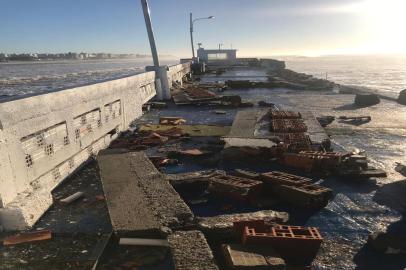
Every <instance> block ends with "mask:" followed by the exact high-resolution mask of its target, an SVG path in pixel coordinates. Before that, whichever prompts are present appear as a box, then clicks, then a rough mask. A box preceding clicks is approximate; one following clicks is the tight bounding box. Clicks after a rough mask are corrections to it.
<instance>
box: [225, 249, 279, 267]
mask: <svg viewBox="0 0 406 270" xmlns="http://www.w3.org/2000/svg"><path fill="white" fill-rule="evenodd" d="M222 248H223V252H224V256H225V259H226V262H227V265H228V266H229V267H230V268H231V269H239V270H249V269H255V270H285V269H286V263H285V260H284V259H282V258H281V257H280V255H279V254H277V253H276V252H275V250H274V249H273V248H271V247H267V248H258V247H256V246H251V247H250V246H243V245H240V244H229V245H226V244H225V245H223V246H222Z"/></svg>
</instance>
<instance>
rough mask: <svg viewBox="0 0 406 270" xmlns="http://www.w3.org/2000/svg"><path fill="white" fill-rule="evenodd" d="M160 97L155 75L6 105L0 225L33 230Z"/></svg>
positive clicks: (0, 114)
mask: <svg viewBox="0 0 406 270" xmlns="http://www.w3.org/2000/svg"><path fill="white" fill-rule="evenodd" d="M176 76H177V75H176ZM155 94H156V90H155V72H147V73H143V74H139V75H135V76H131V77H127V78H122V79H118V80H113V81H108V82H103V83H97V84H93V85H88V86H83V87H77V88H73V89H68V90H63V91H59V92H54V93H49V94H43V95H38V96H34V97H29V98H24V99H19V100H15V101H10V102H5V103H0V153H1V155H0V224H1V225H2V226H3V227H4V228H5V229H8V230H14V229H24V228H26V227H29V226H31V225H33V224H34V223H35V222H36V221H37V220H38V218H39V217H40V216H41V215H42V214H43V213H44V212H45V211H46V210H47V209H48V207H49V206H50V205H51V204H52V197H51V191H52V190H53V189H54V188H55V187H56V186H57V185H58V184H59V183H61V182H62V180H63V179H64V178H66V177H67V176H68V175H69V174H70V173H71V172H73V171H74V170H75V169H77V168H78V167H79V166H80V165H81V164H82V163H83V162H84V161H86V160H87V159H88V158H89V156H91V155H93V154H96V153H97V152H98V151H99V150H100V149H103V148H105V147H106V146H108V144H109V143H110V141H111V140H112V139H114V136H112V135H111V133H113V132H112V131H114V130H116V131H123V130H126V129H127V128H128V126H129V125H130V123H131V122H132V121H133V120H135V119H136V118H137V117H139V116H141V114H142V104H144V103H145V102H146V101H148V100H149V99H151V98H152V97H153V96H154V95H155Z"/></svg>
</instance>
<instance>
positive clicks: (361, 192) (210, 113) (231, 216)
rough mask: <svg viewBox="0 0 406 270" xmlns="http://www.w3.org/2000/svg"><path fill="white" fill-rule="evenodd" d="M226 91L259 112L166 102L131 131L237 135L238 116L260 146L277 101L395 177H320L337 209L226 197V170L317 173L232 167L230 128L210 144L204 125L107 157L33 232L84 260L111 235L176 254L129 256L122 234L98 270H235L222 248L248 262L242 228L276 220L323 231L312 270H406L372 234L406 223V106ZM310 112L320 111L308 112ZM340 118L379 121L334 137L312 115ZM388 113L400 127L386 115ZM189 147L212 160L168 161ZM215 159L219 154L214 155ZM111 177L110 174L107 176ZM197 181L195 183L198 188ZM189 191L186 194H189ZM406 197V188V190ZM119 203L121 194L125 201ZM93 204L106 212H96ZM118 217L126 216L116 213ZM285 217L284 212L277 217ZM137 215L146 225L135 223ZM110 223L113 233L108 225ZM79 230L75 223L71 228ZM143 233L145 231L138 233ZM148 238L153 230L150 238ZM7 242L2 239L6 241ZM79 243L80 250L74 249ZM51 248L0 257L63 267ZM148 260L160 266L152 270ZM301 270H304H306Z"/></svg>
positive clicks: (78, 179)
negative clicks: (165, 125)
mask: <svg viewBox="0 0 406 270" xmlns="http://www.w3.org/2000/svg"><path fill="white" fill-rule="evenodd" d="M257 72H259V73H257ZM255 74H259V75H258V76H261V80H262V79H263V78H262V77H265V76H266V75H265V74H264V72H263V70H262V71H256V70H247V69H233V70H228V71H226V73H225V74H224V76H222V75H220V76H212V75H210V76H208V77H205V76H203V77H202V78H201V80H202V82H203V83H207V82H210V81H224V80H226V79H246V78H247V76H248V77H249V76H251V77H250V78H251V79H252V80H255V78H256V77H255V76H256V75H255ZM226 92H228V93H229V94H231V95H239V96H241V97H242V99H243V100H244V101H250V102H251V103H252V104H253V105H254V106H253V107H244V108H235V107H227V106H226V107H225V106H222V105H218V104H217V105H210V106H203V105H201V106H193V107H188V106H186V107H185V106H183V107H180V106H176V105H175V104H174V103H172V102H167V107H166V108H161V109H153V110H151V111H149V112H147V113H145V114H144V116H143V117H142V118H141V119H140V120H138V121H137V122H136V123H135V124H134V129H135V130H136V127H141V126H145V125H151V127H155V125H158V124H159V118H160V117H161V116H171V117H183V118H184V119H185V120H186V121H187V122H186V125H191V126H192V125H196V126H197V125H199V128H201V127H202V126H205V125H211V126H213V125H214V126H227V127H231V126H232V125H233V122H234V119H235V117H236V116H238V115H239V114H242V115H244V114H245V115H246V117H245V116H244V119H245V120H247V121H246V122H244V127H248V129H242V128H239V129H235V130H234V131H233V128H231V134H233V138H239V135H238V134H242V135H241V138H239V139H246V138H247V137H248V138H249V137H250V136H254V137H255V135H256V134H255V125H253V124H252V123H251V122H250V121H251V120H253V119H257V114H258V111H262V110H264V108H263V107H260V106H258V105H257V103H258V101H265V102H267V103H274V104H277V107H279V109H281V110H290V111H296V112H301V114H302V117H303V119H304V121H305V122H306V125H307V126H308V127H309V130H308V131H307V133H308V134H309V136H310V137H311V138H313V139H312V140H314V141H316V142H320V141H323V140H325V139H327V138H329V140H330V141H331V145H332V148H334V149H335V150H338V151H343V152H345V151H352V149H353V148H354V147H356V148H359V149H361V150H366V151H367V153H368V160H369V161H370V162H371V163H372V164H373V165H374V166H376V167H378V168H382V169H385V170H387V171H388V172H389V177H388V178H387V179H376V180H375V179H371V180H368V181H362V182H358V183H354V182H351V181H348V180H347V181H345V180H346V179H339V178H338V177H334V176H330V175H328V176H326V177H322V178H320V177H315V176H313V177H311V182H312V184H319V185H322V186H324V187H327V188H329V189H331V190H333V192H334V197H333V198H332V200H331V201H330V202H329V203H328V205H327V206H326V207H325V208H323V209H317V210H308V209H298V208H297V207H292V206H289V205H287V204H284V203H279V204H275V203H274V202H267V203H266V204H265V203H262V204H261V205H259V206H258V205H255V206H252V205H248V204H246V203H241V202H236V201H235V200H229V199H222V198H219V197H214V196H211V195H210V194H207V193H206V188H207V183H208V182H209V181H210V180H209V178H210V175H211V173H212V172H213V171H214V170H220V171H222V172H224V173H225V174H231V173H233V172H234V171H235V169H246V170H249V171H254V172H258V173H265V172H269V171H275V170H278V171H284V172H289V173H292V174H297V175H300V176H306V177H309V174H308V173H306V172H303V171H300V170H295V169H291V168H288V167H286V166H283V165H281V164H278V163H277V162H275V161H274V160H272V159H267V160H266V161H265V162H262V163H255V162H254V163H253V164H250V163H248V162H238V164H234V163H231V162H227V161H224V160H223V159H221V158H220V157H221V155H220V154H219V153H220V152H221V150H219V149H222V148H223V146H224V145H223V144H222V143H221V137H222V136H223V134H224V132H223V131H222V130H221V129H222V128H219V130H221V131H220V132H217V130H216V132H208V133H207V134H208V135H210V136H209V137H205V136H198V135H199V132H198V131H197V130H196V129H195V127H196V126H195V127H190V128H189V127H188V128H189V130H192V131H193V132H194V134H193V135H192V136H190V138H188V137H187V136H185V137H183V138H178V139H173V140H172V139H170V140H168V142H166V143H165V144H164V145H158V146H153V147H147V148H146V149H144V151H145V154H142V153H141V152H131V153H120V152H116V153H114V152H110V153H108V152H106V153H105V154H106V155H104V154H103V155H100V156H99V158H98V161H99V162H100V164H103V165H101V167H100V169H101V176H100V175H99V172H98V171H99V168H98V166H97V164H95V163H91V164H90V165H88V166H87V167H84V168H83V169H82V170H81V171H80V172H79V173H78V174H76V175H74V176H72V177H71V178H69V179H68V180H67V181H66V182H65V183H63V184H62V185H61V186H60V187H58V189H57V193H56V194H54V196H55V198H57V199H56V200H55V201H59V199H61V198H64V197H66V196H68V195H71V194H72V193H74V192H77V191H80V190H84V192H85V197H84V199H82V200H78V201H76V202H75V203H73V204H72V205H69V206H68V207H67V206H62V205H59V204H55V205H54V206H53V207H52V208H51V209H50V211H49V212H48V213H46V215H44V216H43V218H42V219H41V221H40V222H39V223H38V224H37V226H36V227H35V228H34V229H51V230H54V229H55V230H57V231H59V232H66V233H67V234H68V235H69V237H71V238H69V239H70V240H69V241H66V242H57V243H62V244H61V245H66V246H69V248H72V249H73V250H74V252H75V254H76V255H80V254H82V253H81V252H82V251H84V250H87V252H88V253H86V252H85V253H83V254H84V255H86V254H89V253H92V252H93V250H95V249H96V247H97V246H98V245H97V244H96V242H100V241H102V240H100V241H99V240H98V239H99V238H101V236H102V235H104V234H105V233H107V234H109V233H111V232H112V231H113V230H116V231H118V232H120V231H121V232H125V233H126V234H127V235H133V236H139V235H144V236H145V235H147V236H148V237H151V235H152V236H154V238H167V239H168V241H169V243H170V245H171V248H169V249H168V248H163V249H162V248H161V249H156V248H155V247H154V248H152V249H148V248H146V247H137V249H134V250H133V251H132V253H131V252H130V251H129V250H131V249H130V248H129V247H123V246H118V245H117V244H116V243H115V241H116V240H117V239H114V236H113V240H112V242H113V251H111V249H110V250H109V249H108V248H107V249H106V250H109V251H108V252H105V253H104V254H103V256H102V257H104V258H105V259H103V260H101V261H100V263H99V266H98V267H97V269H114V267H119V268H120V269H131V267H137V268H138V269H148V270H149V269H171V270H172V269H193V268H191V267H192V266H193V265H201V264H202V265H204V266H203V267H200V268H195V269H229V268H228V266H227V262H226V261H225V257H224V254H223V251H222V245H223V244H225V245H229V247H230V249H229V250H230V252H229V253H240V252H242V253H245V252H249V253H251V252H250V251H251V250H249V251H246V250H245V249H244V248H242V249H241V247H240V246H238V245H239V244H240V242H239V239H236V238H234V236H233V235H234V232H233V229H232V226H233V225H232V223H233V221H235V220H241V219H258V218H263V217H264V216H266V217H275V218H277V221H275V220H274V221H275V222H277V223H279V224H281V223H282V224H283V223H286V222H287V221H288V222H289V224H292V225H298V226H308V227H318V228H319V230H320V232H321V234H322V235H323V237H324V242H323V243H322V245H321V248H320V251H319V253H318V255H317V257H316V259H315V261H314V262H313V265H312V267H313V269H317V270H319V269H320V270H321V269H323V270H324V269H340V270H341V269H344V270H350V269H368V270H369V269H372V270H380V269H390V270H392V269H393V270H395V269H403V268H404V267H406V263H404V260H402V259H401V257H396V259H394V260H393V261H391V259H390V258H391V257H389V258H388V255H382V254H377V253H376V252H374V251H372V250H370V249H369V248H368V246H367V244H366V243H367V239H368V235H369V234H370V232H373V231H377V230H381V229H384V228H385V227H386V226H388V225H389V224H392V223H395V222H398V221H399V220H400V219H401V217H402V215H401V214H400V213H402V211H404V210H405V209H403V208H402V209H398V208H396V207H400V206H402V205H404V204H396V207H395V206H393V204H391V203H390V201H391V200H392V199H393V196H391V194H392V193H391V192H394V190H397V188H396V187H399V184H398V180H402V179H403V177H401V176H399V174H397V173H396V172H395V171H394V170H393V164H394V162H395V160H396V161H400V162H402V161H403V162H405V163H406V160H405V156H406V155H405V154H406V150H405V149H404V147H403V146H402V145H403V141H404V137H405V136H406V132H405V131H406V124H405V123H404V122H403V121H399V119H404V117H405V116H406V109H405V108H404V107H400V106H399V105H398V104H395V103H393V102H390V101H386V100H383V101H382V102H381V104H379V105H376V106H373V107H368V108H355V107H352V106H351V104H352V102H353V98H354V96H353V95H349V94H335V93H331V92H330V91H328V92H327V91H318V92H316V91H302V90H289V89H284V88H272V89H268V88H260V89H259V88H255V89H254V88H253V89H251V88H242V89H232V90H230V89H228V90H226ZM217 110H222V111H224V112H225V114H217V113H216V112H215V111H217ZM308 111H310V112H311V113H307V112H308ZM342 114H346V115H358V114H362V115H371V118H372V120H371V121H370V122H369V123H367V124H365V125H361V126H354V125H350V124H348V123H344V122H340V121H335V122H333V123H332V124H331V125H329V126H328V127H327V128H325V129H324V128H321V127H320V125H319V124H317V123H316V122H315V117H319V116H323V115H334V116H340V115H342ZM389 115H393V116H394V117H396V118H395V119H394V118H392V117H388V116H389ZM237 118H238V117H237ZM308 119H310V120H308ZM248 130H249V131H248ZM227 132H228V130H227ZM203 133H204V132H203ZM207 134H206V135H207ZM235 134H237V135H238V136H237V135H235ZM269 134H270V132H269ZM269 134H268V135H267V136H269V138H268V137H266V141H264V142H266V145H271V144H272V145H274V142H273V141H272V140H269V139H272V137H273V136H271V135H269ZM326 134H327V135H326ZM127 135H128V136H129V137H131V136H133V133H132V132H130V134H124V135H123V136H127ZM212 136H214V137H215V139H213V138H212ZM326 136H328V137H326ZM257 137H258V138H261V135H259V134H258V133H257ZM209 138H210V139H209ZM225 139H227V136H226V138H225ZM261 139H263V138H261ZM191 149H199V150H201V151H202V152H204V153H205V155H198V156H191V155H189V156H176V157H172V156H171V157H169V156H168V155H167V154H173V152H179V150H191ZM207 152H210V153H211V154H206V153H207ZM157 155H159V157H163V158H168V159H174V158H176V159H177V160H178V163H173V164H172V165H166V166H161V167H159V170H158V169H156V168H155V167H154V166H153V164H152V163H151V162H150V161H149V160H148V159H147V158H146V157H147V156H150V157H156V156H157ZM124 157H125V158H124ZM237 158H238V157H237ZM238 159H239V158H238ZM237 161H238V160H237ZM89 166H90V167H89ZM103 168H109V169H107V170H104V169H103ZM89 170H90V171H91V173H89ZM199 170H206V171H208V173H207V174H205V175H203V176H202V175H200V174H196V173H192V174H189V176H185V175H183V176H182V175H181V176H179V177H177V176H174V175H171V176H169V177H166V176H165V175H164V174H175V175H176V174H178V173H188V172H195V171H199ZM83 173H89V174H90V177H86V175H84V174H83ZM116 174H117V175H120V178H117V177H115V176H114V175H116ZM124 179H126V180H124ZM129 179H131V181H129ZM190 179H192V180H191V181H189V180H190ZM189 182H198V183H199V185H198V187H197V188H196V189H191V188H190V183H189ZM401 182H404V181H401ZM386 184H389V185H391V186H392V188H388V187H386V188H385V185H386ZM92 185H93V186H92ZM102 185H103V186H102ZM171 185H173V186H174V188H172V186H171ZM185 185H187V187H186V188H185V187H184V186H185ZM188 185H189V186H188ZM69 187H70V188H69ZM83 187H86V188H83ZM103 190H104V192H103ZM399 190H402V192H403V191H404V189H399ZM103 193H104V195H105V199H104V200H100V197H98V198H99V199H96V196H98V195H102V194H103ZM116 194H121V195H117V196H116ZM167 194H168V195H167ZM398 197H399V198H402V197H404V196H398ZM130 198H131V199H130ZM269 199H273V198H269ZM95 205H96V206H97V207H98V209H99V210H97V211H89V209H93V207H95ZM124 206H125V207H124ZM111 210H113V211H114V212H116V213H118V214H117V215H115V214H113V215H112V211H111ZM89 212H90V214H89ZM58 213H60V214H58ZM68 213H69V214H71V215H69V214H68ZM279 213H285V214H286V215H282V216H280V215H279ZM109 214H110V216H109ZM134 216H136V217H138V218H136V219H135V218H133V217H134ZM139 217H141V218H139ZM288 217H289V219H288ZM110 218H111V219H112V224H110ZM193 218H194V219H193ZM287 219H288V220H287ZM71 221H72V222H75V223H70V222H71ZM165 227H166V228H165ZM78 232H86V233H87V235H92V237H95V239H96V240H97V241H96V240H89V239H88V238H87V237H83V236H81V235H79V234H77V233H78ZM129 232H131V233H129ZM134 232H138V233H134ZM140 232H142V233H141V234H139V233H140ZM145 232H148V233H147V234H144V233H145ZM151 232H153V233H151ZM99 234H100V235H99ZM219 235H222V236H224V237H225V239H227V242H226V241H223V242H221V241H220V240H219V239H221V237H219ZM6 236H7V235H2V236H1V237H6ZM96 236H97V237H99V238H96ZM145 237H146V236H145ZM57 239H58V237H57V235H56V236H55V239H54V240H55V241H57ZM196 239H197V240H196ZM230 239H231V240H230ZM74 241H76V242H75V243H77V245H76V244H69V243H73V242H74ZM81 241H84V242H85V243H86V248H83V246H82V245H81V243H82V242H81ZM219 242H220V243H219ZM51 243H54V242H41V243H39V242H38V243H33V244H24V245H23V246H21V249H20V248H17V247H15V248H10V247H5V246H0V253H1V256H2V257H1V258H4V260H5V261H7V267H8V268H4V269H13V267H14V268H17V267H19V266H21V265H22V267H24V266H25V265H27V263H28V264H29V263H30V262H36V261H35V260H34V258H30V257H29V256H28V257H27V258H25V257H24V258H22V260H23V261H22V262H21V261H18V258H19V257H18V255H17V252H18V254H19V253H26V254H28V251H30V252H35V251H38V252H39V251H40V250H46V249H55V260H60V261H62V260H64V256H63V255H64V254H65V253H64V249H62V248H61V247H60V246H56V245H54V244H51ZM185 243H186V244H185ZM40 244H41V245H40ZM42 245H44V246H42ZM114 250H116V253H114ZM38 254H41V257H44V256H46V255H47V254H44V255H43V256H42V253H38ZM52 254H53V253H52ZM83 254H82V255H83ZM120 254H121V255H120ZM136 254H143V255H144V256H141V255H140V256H139V257H137V256H136ZM145 254H146V255H145ZM240 255H241V254H240ZM242 255H244V254H242ZM52 256H54V255H52ZM250 256H251V255H250ZM395 256H398V255H395ZM399 256H401V255H399ZM33 257H34V256H33ZM78 257H79V256H76V257H74V260H79V259H78ZM264 257H265V256H264V255H262V254H260V255H259V258H262V264H263V266H264V264H266V262H265V261H264V259H263V258H264ZM203 258H204V259H203ZM257 258H258V257H257ZM399 258H400V259H399ZM36 259H37V258H36ZM55 260H54V261H55ZM265 260H266V258H265ZM51 261H52V260H51ZM147 261H152V263H151V264H149V265H145V264H143V262H147ZM379 261H382V262H379ZM236 262H237V261H236ZM371 262H374V263H371ZM187 263H188V264H187ZM93 265H94V264H92V266H93ZM190 265H192V266H190ZM41 266H42V265H41ZM205 267H207V268H205ZM357 267H358V268H357ZM401 267H403V268H401ZM0 268H1V267H0ZM1 269H3V268H1ZM37 269H41V268H37ZM60 269H69V268H66V267H65V268H63V267H62V268H60ZM74 269H81V268H80V267H77V268H74ZM83 269H91V267H90V264H87V265H86V267H85V266H84V267H83ZM275 269H278V268H275ZM281 269H283V268H281ZM298 269H301V270H302V269H303V268H298Z"/></svg>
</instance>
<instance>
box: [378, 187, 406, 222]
mask: <svg viewBox="0 0 406 270" xmlns="http://www.w3.org/2000/svg"><path fill="white" fill-rule="evenodd" d="M373 199H374V201H375V202H376V203H378V204H381V205H385V206H388V207H390V208H392V209H394V210H396V211H398V212H400V213H402V214H403V215H405V214H406V180H401V181H396V182H393V183H390V184H386V185H384V186H383V187H382V188H380V189H379V190H378V191H377V192H376V194H375V196H374V198H373Z"/></svg>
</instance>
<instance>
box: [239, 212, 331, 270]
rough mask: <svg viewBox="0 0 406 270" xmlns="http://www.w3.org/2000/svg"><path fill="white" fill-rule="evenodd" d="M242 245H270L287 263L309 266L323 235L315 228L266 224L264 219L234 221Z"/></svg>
mask: <svg viewBox="0 0 406 270" xmlns="http://www.w3.org/2000/svg"><path fill="white" fill-rule="evenodd" d="M234 229H235V231H236V233H237V234H239V235H241V242H242V244H243V245H255V246H265V247H272V248H273V249H274V250H275V251H276V252H277V253H278V254H280V256H281V257H282V258H283V259H284V260H286V262H288V264H293V265H301V266H309V265H310V264H311V263H312V261H313V260H314V258H315V257H316V255H317V252H318V250H319V248H320V245H321V243H322V241H323V237H322V236H321V235H320V232H319V231H318V229H317V228H314V227H301V226H289V225H279V224H267V223H265V221H264V220H249V221H238V222H234Z"/></svg>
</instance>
